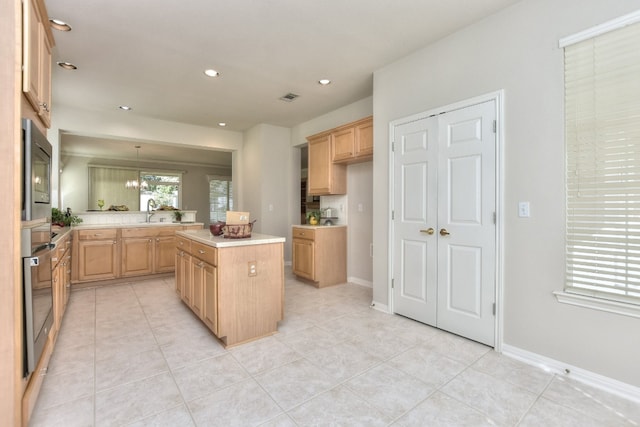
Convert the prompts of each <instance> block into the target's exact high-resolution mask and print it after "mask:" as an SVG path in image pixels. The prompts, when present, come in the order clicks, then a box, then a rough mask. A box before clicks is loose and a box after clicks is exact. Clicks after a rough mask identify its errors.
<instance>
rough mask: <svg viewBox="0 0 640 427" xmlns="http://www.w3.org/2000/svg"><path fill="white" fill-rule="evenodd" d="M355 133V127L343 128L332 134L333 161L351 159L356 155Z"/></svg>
mask: <svg viewBox="0 0 640 427" xmlns="http://www.w3.org/2000/svg"><path fill="white" fill-rule="evenodd" d="M355 134H356V133H355V129H354V128H347V129H341V130H339V131H336V132H333V133H332V134H331V145H332V152H333V156H332V161H333V162H337V161H340V160H344V159H350V158H352V157H353V156H354V151H355V148H354V146H355Z"/></svg>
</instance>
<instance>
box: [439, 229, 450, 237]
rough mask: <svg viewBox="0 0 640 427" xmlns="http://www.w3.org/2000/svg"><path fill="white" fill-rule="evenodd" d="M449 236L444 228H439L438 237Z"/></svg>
mask: <svg viewBox="0 0 640 427" xmlns="http://www.w3.org/2000/svg"><path fill="white" fill-rule="evenodd" d="M449 234H451V233H449V232H448V231H447V229H446V228H441V229H440V235H441V236H448V235H449Z"/></svg>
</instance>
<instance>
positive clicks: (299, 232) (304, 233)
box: [292, 227, 316, 240]
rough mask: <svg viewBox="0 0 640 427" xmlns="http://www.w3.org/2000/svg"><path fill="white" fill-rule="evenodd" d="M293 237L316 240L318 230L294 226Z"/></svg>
mask: <svg viewBox="0 0 640 427" xmlns="http://www.w3.org/2000/svg"><path fill="white" fill-rule="evenodd" d="M292 234H293V238H294V239H295V238H298V239H309V240H315V238H316V231H315V230H314V229H312V228H296V227H294V228H293V233H292Z"/></svg>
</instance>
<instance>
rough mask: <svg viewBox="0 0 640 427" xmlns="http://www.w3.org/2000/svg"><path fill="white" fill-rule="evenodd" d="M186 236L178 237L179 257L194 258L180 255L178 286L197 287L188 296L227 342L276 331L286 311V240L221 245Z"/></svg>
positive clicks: (188, 302) (190, 303)
mask: <svg viewBox="0 0 640 427" xmlns="http://www.w3.org/2000/svg"><path fill="white" fill-rule="evenodd" d="M206 234H208V230H207V231H206V232H205V235H206ZM184 236H185V235H183V234H180V235H179V236H178V238H177V244H176V251H177V257H178V258H180V259H187V257H190V259H191V261H190V262H189V263H187V262H186V261H185V262H184V263H183V262H181V261H178V267H177V268H176V291H177V292H178V289H181V294H182V295H184V294H185V293H186V292H185V289H192V294H191V298H184V297H183V298H182V300H183V302H184V303H185V304H186V305H187V306H188V307H189V308H190V309H191V310H192V311H193V312H194V313H195V314H197V315H198V317H199V318H200V319H201V320H202V322H203V323H204V324H205V325H206V326H207V327H208V328H209V329H210V330H211V331H212V332H213V333H214V334H215V335H216V336H217V337H218V338H219V339H220V340H221V341H222V343H223V344H224V345H225V347H228V346H233V345H237V344H240V343H243V342H246V341H251V340H254V339H256V338H260V337H263V336H267V335H271V334H273V333H274V332H276V331H277V322H278V321H279V320H281V319H282V316H283V298H284V261H283V244H282V243H269V244H252V245H246V246H231V247H221V248H216V247H214V246H211V245H205V244H203V243H201V242H198V241H195V240H193V239H188V238H186V239H185V237H184ZM183 239H184V240H189V241H190V242H189V244H187V243H186V242H184V241H183ZM220 239H222V238H220ZM181 243H182V244H181ZM186 250H189V251H190V253H187V252H186ZM183 265H184V267H183ZM187 265H190V270H191V273H186V272H185V269H188V268H189V267H188V266H187ZM252 266H253V271H252Z"/></svg>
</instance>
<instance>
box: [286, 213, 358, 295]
mask: <svg viewBox="0 0 640 427" xmlns="http://www.w3.org/2000/svg"><path fill="white" fill-rule="evenodd" d="M292 235H293V239H292V242H293V246H292V247H293V274H295V275H296V276H298V277H301V278H303V279H308V280H310V281H312V282H313V284H314V285H315V286H316V287H319V288H321V287H324V286H330V285H336V284H339V283H344V282H346V281H347V228H346V227H338V226H335V227H334V226H330V227H323V226H320V227H313V228H311V227H293V231H292Z"/></svg>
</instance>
